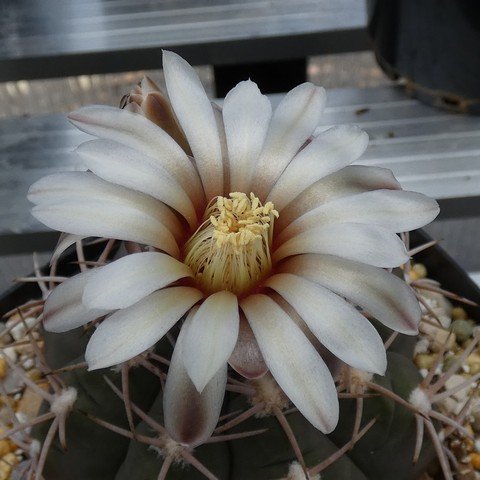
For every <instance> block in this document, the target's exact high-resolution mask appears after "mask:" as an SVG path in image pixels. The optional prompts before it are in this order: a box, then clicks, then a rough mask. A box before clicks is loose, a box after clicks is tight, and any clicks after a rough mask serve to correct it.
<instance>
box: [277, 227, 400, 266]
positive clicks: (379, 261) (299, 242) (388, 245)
mask: <svg viewBox="0 0 480 480" xmlns="http://www.w3.org/2000/svg"><path fill="white" fill-rule="evenodd" d="M300 253H323V254H329V255H337V256H339V257H343V258H348V259H350V260H355V261H358V262H363V263H368V264H369V265H374V266H375V267H384V268H393V267H398V266H400V265H403V264H404V263H406V262H407V261H408V259H409V256H408V254H407V250H406V249H405V245H404V244H403V242H402V241H401V240H400V238H399V237H398V236H397V235H396V234H395V233H393V232H391V231H389V230H387V229H385V228H382V227H378V226H376V225H363V224H361V223H334V224H331V225H325V226H321V227H317V228H310V229H309V230H306V231H304V232H302V233H299V234H298V235H295V236H293V237H292V238H290V239H289V240H287V241H286V242H285V243H284V244H282V245H281V246H280V247H279V248H278V249H276V250H275V251H274V253H273V255H272V259H273V261H274V262H278V261H280V260H282V259H283V258H285V257H289V256H292V255H298V254H300Z"/></svg>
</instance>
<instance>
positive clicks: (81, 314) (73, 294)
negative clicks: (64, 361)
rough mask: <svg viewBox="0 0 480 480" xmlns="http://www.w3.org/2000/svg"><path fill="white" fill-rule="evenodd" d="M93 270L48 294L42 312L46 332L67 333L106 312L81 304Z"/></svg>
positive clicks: (79, 275)
mask: <svg viewBox="0 0 480 480" xmlns="http://www.w3.org/2000/svg"><path fill="white" fill-rule="evenodd" d="M92 274H93V270H87V271H86V272H83V273H79V274H78V275H75V276H74V277H72V278H69V279H68V280H65V281H64V282H62V283H61V284H60V285H57V287H56V288H55V289H54V290H53V291H52V292H51V293H50V295H49V296H48V297H47V300H46V302H45V308H44V310H43V326H44V328H45V330H47V332H55V333H61V332H67V331H68V330H72V329H73V328H77V327H80V326H82V325H85V324H86V323H88V322H91V321H92V320H95V319H96V318H98V317H101V316H102V315H105V314H106V313H108V312H109V311H108V310H100V309H87V308H86V307H85V305H83V303H82V295H83V290H84V288H85V285H86V283H87V281H88V280H89V279H90V278H91V276H92Z"/></svg>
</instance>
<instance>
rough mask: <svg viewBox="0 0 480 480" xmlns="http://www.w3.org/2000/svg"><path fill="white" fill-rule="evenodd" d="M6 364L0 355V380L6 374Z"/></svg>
mask: <svg viewBox="0 0 480 480" xmlns="http://www.w3.org/2000/svg"><path fill="white" fill-rule="evenodd" d="M7 372H8V364H7V361H6V360H5V359H4V358H3V357H0V380H3V379H4V378H5V377H6V376H7Z"/></svg>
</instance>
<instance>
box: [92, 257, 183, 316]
mask: <svg viewBox="0 0 480 480" xmlns="http://www.w3.org/2000/svg"><path fill="white" fill-rule="evenodd" d="M191 276H192V272H191V270H190V268H188V267H187V266H186V265H185V264H183V263H182V262H179V261H178V260H175V259H174V258H172V257H170V256H169V255H165V254H164V253H158V252H143V253H134V254H131V255H127V256H125V257H122V258H120V259H119V260H115V261H114V262H112V263H110V264H109V265H107V266H105V267H100V268H96V269H95V270H94V273H93V275H92V276H91V278H90V279H89V280H88V282H87V285H86V286H85V291H84V293H83V303H84V304H85V305H86V306H87V307H89V308H107V309H111V310H115V309H119V308H126V307H129V306H130V305H133V304H134V303H136V302H138V301H139V300H141V299H142V298H143V297H146V296H147V295H149V294H150V293H152V292H154V291H155V290H159V289H161V288H163V287H165V286H167V285H169V284H170V283H172V282H175V281H177V280H179V279H180V278H184V277H191Z"/></svg>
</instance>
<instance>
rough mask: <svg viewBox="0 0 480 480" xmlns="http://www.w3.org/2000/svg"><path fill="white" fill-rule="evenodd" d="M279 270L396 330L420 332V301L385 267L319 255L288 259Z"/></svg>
mask: <svg viewBox="0 0 480 480" xmlns="http://www.w3.org/2000/svg"><path fill="white" fill-rule="evenodd" d="M278 269H279V271H280V272H285V273H292V274H294V275H298V276H301V277H304V278H306V279H308V280H310V281H312V282H315V283H319V284H320V285H322V286H324V287H326V288H328V289H330V290H333V291H334V292H335V293H337V294H338V295H341V296H342V297H345V298H347V299H348V300H351V301H352V302H353V303H354V304H356V305H359V306H360V307H362V308H363V309H364V310H365V311H367V312H368V313H370V314H371V315H373V316H374V317H375V318H376V319H377V320H378V321H380V322H381V323H383V324H384V325H386V326H387V327H389V328H391V329H393V330H396V331H397V332H400V333H404V334H406V335H416V334H417V333H418V323H419V322H420V317H421V311H420V307H419V305H418V300H417V299H416V298H415V295H414V294H413V291H412V289H411V288H410V286H409V285H407V284H406V283H405V282H404V281H403V280H401V279H400V278H398V277H396V276H395V275H392V274H391V273H388V272H387V271H385V270H382V269H380V268H376V267H372V266H370V265H365V264H363V263H359V262H353V261H351V260H346V259H344V258H339V257H334V256H332V255H316V254H306V255H298V256H296V257H293V258H289V259H287V260H286V261H285V262H284V263H283V264H282V265H280V266H279V267H278Z"/></svg>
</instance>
